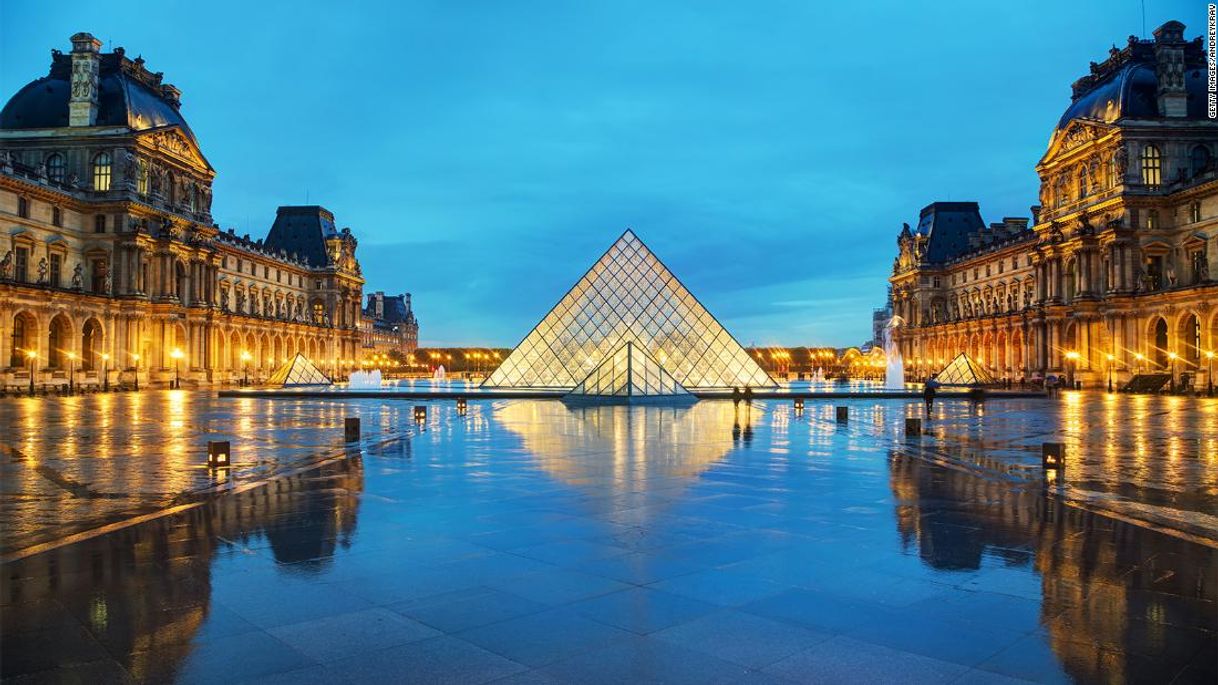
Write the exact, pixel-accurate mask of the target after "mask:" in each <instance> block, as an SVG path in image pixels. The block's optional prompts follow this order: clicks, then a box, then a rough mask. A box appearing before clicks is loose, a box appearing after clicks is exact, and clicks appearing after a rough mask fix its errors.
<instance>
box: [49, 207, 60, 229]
mask: <svg viewBox="0 0 1218 685" xmlns="http://www.w3.org/2000/svg"><path fill="white" fill-rule="evenodd" d="M51 223H52V224H55V225H56V226H63V210H62V209H60V208H58V207H51Z"/></svg>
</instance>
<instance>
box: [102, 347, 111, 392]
mask: <svg viewBox="0 0 1218 685" xmlns="http://www.w3.org/2000/svg"><path fill="white" fill-rule="evenodd" d="M101 358H102V392H110V355H109V354H108V353H106V352H102V353H101Z"/></svg>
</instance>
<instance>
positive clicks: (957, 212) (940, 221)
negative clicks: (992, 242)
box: [917, 202, 985, 263]
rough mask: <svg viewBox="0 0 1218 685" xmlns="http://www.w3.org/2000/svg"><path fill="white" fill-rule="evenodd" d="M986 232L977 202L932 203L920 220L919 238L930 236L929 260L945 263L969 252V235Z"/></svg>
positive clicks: (923, 211) (927, 250)
mask: <svg viewBox="0 0 1218 685" xmlns="http://www.w3.org/2000/svg"><path fill="white" fill-rule="evenodd" d="M984 229H985V222H984V221H982V220H981V208H980V207H978V205H977V203H976V202H932V203H931V204H929V205H927V206H926V207H925V208H923V210H922V214H921V216H920V218H919V219H918V228H917V233H918V235H923V236H927V237H928V238H929V240H928V241H927V245H926V257H925V258H926V260H927V261H929V262H933V263H943V262H946V261H949V260H952V259H955V258H956V257H959V256H960V255H962V254H965V253H966V252H968V251H969V234H971V233H975V232H978V231H981V230H984Z"/></svg>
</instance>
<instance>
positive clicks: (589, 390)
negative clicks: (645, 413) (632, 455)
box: [567, 342, 694, 402]
mask: <svg viewBox="0 0 1218 685" xmlns="http://www.w3.org/2000/svg"><path fill="white" fill-rule="evenodd" d="M567 397H568V398H571V399H580V398H588V399H592V398H595V399H598V400H600V399H605V398H615V399H618V400H620V401H625V402H630V401H632V400H635V399H636V398H666V399H668V398H674V399H675V398H689V399H691V400H692V399H694V397H693V395H691V394H689V391H688V390H686V389H685V388H684V387H682V385H681V384H680V383H678V382H677V379H675V378H673V377H672V375H671V374H669V373H668V372H667V371H665V370H664V367H662V366H660V363H659V362H657V361H656V360H654V359H652V358H651V356H650V355H648V354H647V353H646V352H644V351H643V350H641V349H639V348H637V347H635V345H634V343H633V342H628V343H626V344H625V345H622V346H621V347H619V348H617V352H614V353H613V354H611V355H609V356H608V357H607V358H606V359H605V361H603V362H601V364H600V366H598V367H596V368H595V369H593V370H592V373H590V374H588V377H587V378H585V379H584V380H582V381H580V382H579V384H578V385H576V386H575V388H574V389H573V390H572V391H571V392H569V393H567Z"/></svg>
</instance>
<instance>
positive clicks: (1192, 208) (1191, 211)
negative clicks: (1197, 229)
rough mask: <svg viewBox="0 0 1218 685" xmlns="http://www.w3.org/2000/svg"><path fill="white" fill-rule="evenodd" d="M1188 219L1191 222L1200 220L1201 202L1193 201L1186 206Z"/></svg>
mask: <svg viewBox="0 0 1218 685" xmlns="http://www.w3.org/2000/svg"><path fill="white" fill-rule="evenodd" d="M1188 220H1189V221H1191V222H1192V223H1194V224H1195V223H1197V222H1198V221H1201V203H1200V202H1194V203H1192V204H1191V205H1189V207H1188Z"/></svg>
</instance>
